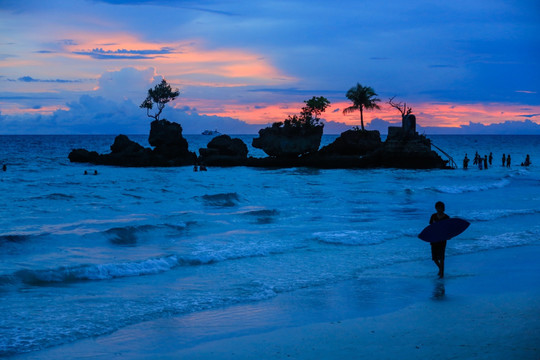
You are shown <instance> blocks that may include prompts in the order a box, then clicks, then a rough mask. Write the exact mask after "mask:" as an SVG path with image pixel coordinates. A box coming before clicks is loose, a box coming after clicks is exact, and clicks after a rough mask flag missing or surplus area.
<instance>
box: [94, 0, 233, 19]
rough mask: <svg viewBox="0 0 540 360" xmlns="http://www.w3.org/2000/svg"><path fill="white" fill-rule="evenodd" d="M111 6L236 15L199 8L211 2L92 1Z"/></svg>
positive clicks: (211, 3) (167, 0) (162, 0)
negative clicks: (134, 6) (150, 6)
mask: <svg viewBox="0 0 540 360" xmlns="http://www.w3.org/2000/svg"><path fill="white" fill-rule="evenodd" d="M94 1H96V2H103V3H107V4H112V5H152V6H168V7H175V8H181V9H186V10H193V11H200V12H207V13H212V14H218V15H226V16H235V15H236V14H234V13H232V12H230V11H224V10H217V9H212V8H205V7H201V5H208V6H212V5H214V2H212V1H206V2H205V1H178V0H94Z"/></svg>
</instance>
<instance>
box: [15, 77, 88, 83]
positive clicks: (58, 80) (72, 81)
mask: <svg viewBox="0 0 540 360" xmlns="http://www.w3.org/2000/svg"><path fill="white" fill-rule="evenodd" d="M17 80H18V81H22V82H42V83H79V82H82V80H66V79H54V80H49V79H47V80H44V79H34V78H33V77H31V76H23V77H20V78H18V79H17Z"/></svg>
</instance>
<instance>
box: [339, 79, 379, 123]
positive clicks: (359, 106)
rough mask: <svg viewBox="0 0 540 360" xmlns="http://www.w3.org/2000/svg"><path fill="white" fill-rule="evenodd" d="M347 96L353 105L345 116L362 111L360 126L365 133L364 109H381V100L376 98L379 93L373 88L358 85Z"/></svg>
mask: <svg viewBox="0 0 540 360" xmlns="http://www.w3.org/2000/svg"><path fill="white" fill-rule="evenodd" d="M345 96H347V99H349V100H351V101H352V103H353V105H352V106H349V107H348V108H346V109H344V110H343V114H350V113H353V112H355V111H356V110H360V124H361V125H362V131H365V130H366V129H365V128H364V109H366V110H372V109H380V107H379V105H377V102H379V101H381V100H380V99H378V98H376V97H375V96H377V93H376V92H375V91H374V90H373V88H371V87H369V86H362V85H360V83H356V86H353V87H352V88H350V89H349V91H347V94H346V95H345Z"/></svg>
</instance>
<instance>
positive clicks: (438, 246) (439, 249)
mask: <svg viewBox="0 0 540 360" xmlns="http://www.w3.org/2000/svg"><path fill="white" fill-rule="evenodd" d="M435 210H437V212H436V213H435V214H433V215H431V218H430V219H429V224H430V225H431V224H433V223H435V222H437V221H441V220H446V219H450V216H448V215H446V214H445V213H444V203H443V202H442V201H437V203H435ZM429 244H430V245H431V259H433V261H434V262H435V265H437V267H438V268H439V273H438V274H437V275H439V278H441V279H442V278H443V277H444V253H445V251H446V240H444V241H437V242H430V243H429Z"/></svg>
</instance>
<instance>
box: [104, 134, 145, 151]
mask: <svg viewBox="0 0 540 360" xmlns="http://www.w3.org/2000/svg"><path fill="white" fill-rule="evenodd" d="M143 150H144V147H142V146H141V145H139V144H138V143H136V142H135V141H131V140H130V139H129V138H128V137H127V136H126V135H118V136H117V137H116V138H115V139H114V143H113V144H112V145H111V152H112V153H113V154H122V153H138V152H139V151H143Z"/></svg>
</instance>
